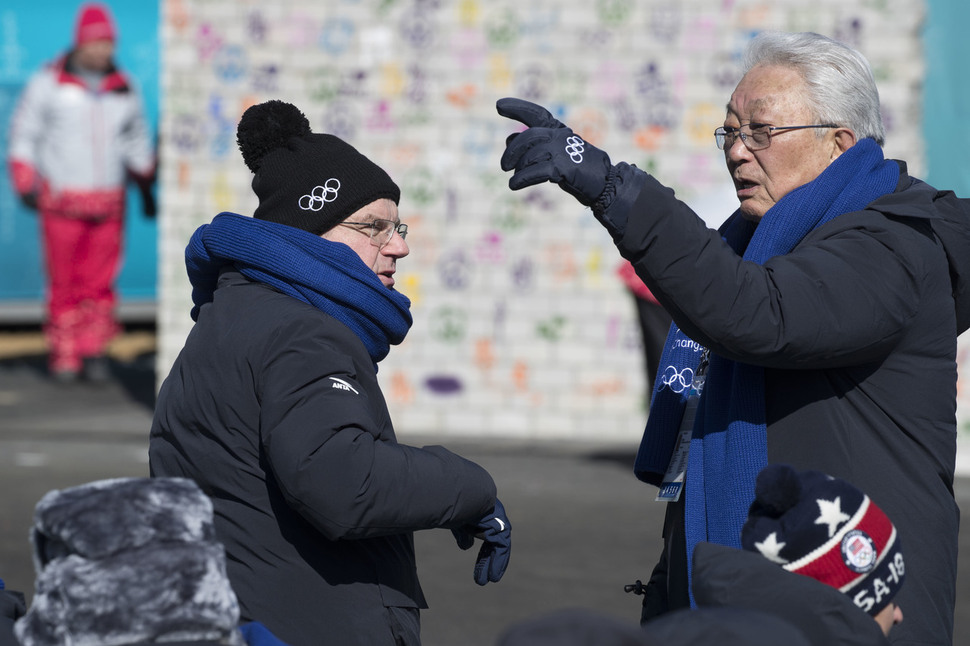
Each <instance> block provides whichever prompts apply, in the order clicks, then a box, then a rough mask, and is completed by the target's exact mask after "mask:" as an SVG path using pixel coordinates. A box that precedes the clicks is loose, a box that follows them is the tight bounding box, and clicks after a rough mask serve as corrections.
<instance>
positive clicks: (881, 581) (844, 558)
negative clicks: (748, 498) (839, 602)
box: [741, 464, 906, 616]
mask: <svg viewBox="0 0 970 646" xmlns="http://www.w3.org/2000/svg"><path fill="white" fill-rule="evenodd" d="M741 546H742V547H743V548H744V549H746V550H750V551H752V552H760V553H761V554H762V555H763V556H764V557H765V558H767V559H769V560H770V561H773V562H775V563H778V564H779V565H781V566H782V567H783V568H785V569H786V570H788V571H789V572H795V573H797V574H803V575H805V576H808V577H811V578H813V579H816V580H818V581H821V582H822V583H825V584H828V585H830V586H832V587H833V588H837V589H839V590H840V591H841V592H843V593H844V594H846V595H848V596H849V597H850V598H851V599H852V601H853V602H854V603H855V605H857V606H858V607H859V608H861V609H862V610H864V611H865V612H868V613H869V614H870V615H873V616H875V615H877V614H878V613H879V611H881V610H882V609H883V608H885V607H886V606H887V605H888V604H889V602H890V601H891V600H892V599H893V597H894V596H895V595H896V593H897V592H898V591H899V588H900V586H902V584H903V577H904V575H905V572H906V567H905V564H904V563H903V554H902V552H901V551H900V544H899V537H898V536H897V535H896V528H895V527H894V526H893V524H892V521H890V520H889V518H888V517H887V516H886V514H884V513H883V512H882V510H881V509H879V507H877V506H876V504H875V503H874V502H872V500H871V499H870V498H869V496H867V495H866V494H864V493H863V492H861V491H859V489H857V488H856V487H854V486H853V485H851V484H849V483H848V482H846V481H845V480H840V479H838V478H833V477H831V476H828V475H826V474H824V473H821V472H819V471H804V472H796V471H795V470H794V469H792V468H791V467H790V466H788V465H785V464H770V465H768V466H767V467H765V468H764V469H763V470H762V471H761V473H759V474H758V480H757V483H756V485H755V500H754V502H753V503H751V507H750V509H749V510H748V519H747V521H746V522H745V523H744V527H743V528H742V530H741Z"/></svg>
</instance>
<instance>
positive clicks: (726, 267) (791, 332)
mask: <svg viewBox="0 0 970 646" xmlns="http://www.w3.org/2000/svg"><path fill="white" fill-rule="evenodd" d="M732 206H733V205H726V210H727V209H730V208H732ZM850 222H852V223H853V224H851V225H850V224H849V223H850ZM907 235H908V236H911V237H912V240H909V241H905V242H901V240H903V238H901V236H904V237H905V236H907ZM919 237H920V236H919V234H918V233H916V232H915V231H912V230H910V229H909V228H907V227H905V226H903V225H896V226H892V225H891V224H890V223H888V222H886V221H885V218H884V217H883V216H881V215H879V214H871V216H866V215H865V214H860V217H859V218H852V219H851V220H849V219H846V220H842V219H838V220H836V221H834V222H832V223H829V224H828V225H826V226H825V227H822V228H820V229H819V230H817V231H816V232H813V233H812V234H810V236H809V237H808V238H806V240H804V241H803V242H802V243H801V244H800V245H799V246H797V247H796V248H795V249H794V250H793V251H791V252H790V253H788V254H785V255H782V256H776V257H774V258H772V259H770V260H768V261H767V262H766V263H764V264H763V265H760V264H757V263H754V262H750V261H745V260H743V259H742V258H741V257H740V256H738V255H737V254H736V253H735V252H734V251H733V250H732V249H731V248H730V247H729V246H728V245H727V244H726V243H725V242H724V241H723V240H722V239H721V236H720V234H718V232H717V231H714V230H712V229H708V228H707V226H706V225H705V224H704V222H703V220H701V219H700V218H699V217H697V216H696V215H695V214H694V213H693V211H691V209H690V208H689V207H688V206H687V205H686V204H684V203H682V202H680V201H679V200H677V199H676V198H675V197H674V193H673V191H672V190H671V189H669V188H667V187H665V186H663V185H661V184H659V183H658V182H657V181H656V180H654V179H653V178H652V177H648V181H647V182H646V184H645V188H644V189H643V191H642V192H641V194H640V196H639V197H638V199H637V201H636V203H635V204H634V207H633V211H632V212H631V214H630V217H629V220H628V222H627V227H626V230H625V233H624V236H623V237H622V239H620V240H619V241H618V242H617V245H618V248H619V250H620V252H621V254H622V255H623V256H624V257H626V258H627V259H629V260H630V261H631V262H632V263H633V266H634V268H635V269H636V271H637V274H638V275H639V276H640V277H641V278H642V279H643V280H644V282H645V283H646V284H647V286H648V287H650V289H651V291H652V292H653V293H654V295H655V296H656V297H657V299H658V300H659V301H660V302H661V304H662V305H664V307H666V308H667V310H668V311H669V312H670V313H671V315H672V316H673V319H674V321H675V322H676V323H677V325H678V326H679V327H680V328H681V329H682V330H683V331H684V332H685V333H686V334H687V335H688V336H690V337H691V338H692V339H694V340H695V341H697V342H698V343H701V344H703V345H706V346H707V347H709V348H710V349H711V350H712V351H714V352H716V353H717V354H719V355H722V356H724V357H727V358H729V359H734V360H737V361H744V362H746V363H751V364H755V365H762V366H765V367H783V368H801V369H817V368H833V367H840V366H845V365H854V364H858V363H860V362H865V361H875V360H878V359H879V358H881V357H884V356H885V355H887V354H888V353H889V352H890V351H891V350H892V349H893V347H894V346H895V345H896V343H897V342H898V341H899V339H900V338H901V336H902V334H903V332H904V330H905V328H906V326H907V324H908V323H909V322H910V320H911V319H912V318H913V317H914V316H915V314H916V310H917V307H918V304H919V299H920V291H921V290H920V286H921V284H922V280H923V279H924V278H925V272H926V268H925V263H926V254H925V252H926V247H925V246H923V245H925V243H923V242H919V241H918V240H917V239H918V238H919ZM809 238H810V239H809ZM917 252H918V253H917Z"/></svg>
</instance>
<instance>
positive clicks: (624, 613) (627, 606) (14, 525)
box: [0, 329, 970, 646]
mask: <svg viewBox="0 0 970 646" xmlns="http://www.w3.org/2000/svg"><path fill="white" fill-rule="evenodd" d="M112 357H113V359H112V372H113V377H114V379H113V380H112V382H111V383H109V384H107V385H105V386H102V387H95V386H92V385H90V384H84V383H81V384H77V385H74V386H70V387H64V386H57V385H55V384H53V383H51V382H50V381H49V380H48V379H47V378H46V375H45V370H44V356H43V343H42V341H41V340H40V337H39V335H38V334H37V333H36V331H35V330H19V331H4V330H2V329H0V578H3V579H4V580H5V581H6V583H7V587H8V588H10V589H17V590H22V591H25V592H26V593H27V594H28V596H30V595H31V594H32V589H33V578H34V572H33V566H32V563H31V559H30V546H29V543H28V540H27V536H28V529H29V527H30V524H31V517H32V512H33V507H34V505H35V503H36V502H37V500H38V499H39V498H40V497H41V496H42V495H43V494H44V493H46V492H47V491H49V490H51V489H58V488H64V487H68V486H72V485H76V484H81V483H84V482H90V481H92V480H97V479H101V478H108V477H120V476H145V475H147V473H148V465H147V435H148V429H149V426H150V424H151V415H152V406H153V403H154V336H153V334H152V333H151V331H150V330H142V331H138V330H135V331H133V332H131V333H129V334H126V335H125V336H124V337H122V338H121V339H119V341H118V342H117V343H116V344H115V345H114V346H113V348H112ZM401 440H402V441H404V442H407V443H409V444H415V445H421V444H425V443H435V444H439V443H440V444H444V445H446V446H448V447H449V448H451V449H452V450H455V451H456V452H458V453H460V454H462V455H464V456H466V457H468V458H469V459H472V460H475V461H477V462H479V463H480V464H482V465H483V466H484V467H485V468H487V469H488V470H489V471H490V472H491V473H492V475H493V476H494V478H495V480H496V482H497V483H498V485H499V495H500V497H501V498H502V501H503V503H504V504H505V506H506V509H507V511H508V513H509V517H510V519H511V520H512V522H513V527H514V532H513V536H514V543H513V545H514V547H513V553H512V554H513V555H512V562H511V565H510V568H509V570H508V573H507V574H506V576H505V578H504V579H503V580H502V581H501V582H499V583H498V584H489V585H487V586H485V587H479V586H478V585H476V584H475V583H474V582H473V580H472V569H473V565H474V556H475V551H474V550H472V551H469V552H462V551H459V550H458V549H457V547H456V546H455V544H454V540H453V538H452V536H451V533H450V532H447V531H444V530H437V531H429V532H420V533H419V534H418V536H417V538H416V543H417V550H418V569H419V572H420V574H421V579H422V583H423V585H424V588H425V593H426V596H427V598H428V602H429V604H430V609H429V610H427V611H425V612H424V613H423V614H422V633H423V636H424V643H425V646H454V645H456V644H461V645H462V646H493V645H494V644H495V642H496V640H497V638H498V636H499V635H500V634H501V632H502V631H503V630H504V629H505V628H506V627H507V626H508V625H510V624H512V623H514V622H516V621H519V620H522V619H525V618H528V617H533V616H535V615H538V614H541V613H545V612H548V611H552V610H556V609H561V608H568V607H582V608H588V609H591V610H594V611H598V612H601V613H605V614H609V615H613V616H615V617H617V618H620V619H624V620H627V621H629V622H631V623H634V622H635V621H636V619H637V618H638V617H639V600H640V598H639V597H636V596H634V595H631V594H626V593H624V591H623V586H624V584H627V583H632V582H634V581H635V580H636V579H644V580H645V579H646V578H647V577H648V576H649V573H650V569H651V568H652V566H653V563H654V561H655V558H656V555H657V554H658V552H659V549H660V530H661V524H662V513H663V509H662V507H661V505H660V504H659V503H654V502H652V498H653V494H654V491H653V489H652V488H649V487H647V486H645V485H642V484H640V483H638V482H637V481H636V480H635V478H634V477H633V475H632V471H631V469H632V463H633V456H634V450H635V447H633V446H616V445H599V444H582V443H566V444H561V443H557V444H556V445H552V444H550V443H538V444H536V443H524V442H522V443H520V442H510V441H495V440H491V439H488V438H479V439H475V440H470V439H462V440H460V441H459V440H450V439H447V438H440V437H416V436H404V437H402V438H401ZM957 499H958V502H959V503H960V505H961V507H962V508H963V509H970V480H967V479H960V481H959V482H958V487H957ZM960 546H961V552H964V551H965V550H966V549H968V548H970V532H967V531H964V532H961V536H960ZM964 553H965V552H964ZM964 560H965V559H964ZM957 601H958V607H957V612H956V633H957V634H956V639H955V642H954V643H957V644H965V643H970V571H967V569H966V566H965V565H963V564H962V563H961V567H960V569H959V572H958V590H957Z"/></svg>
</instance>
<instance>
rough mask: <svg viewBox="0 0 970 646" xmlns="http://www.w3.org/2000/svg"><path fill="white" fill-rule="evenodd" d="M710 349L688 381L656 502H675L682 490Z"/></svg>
mask: <svg viewBox="0 0 970 646" xmlns="http://www.w3.org/2000/svg"><path fill="white" fill-rule="evenodd" d="M709 355H710V350H708V349H707V348H705V349H704V353H703V354H702V355H701V361H700V363H699V364H698V366H697V370H695V371H694V375H693V377H691V382H690V392H689V393H688V395H687V403H686V405H685V406H684V416H683V417H682V418H681V419H680V431H679V432H678V433H677V443H676V444H675V445H674V452H673V454H672V455H671V456H670V464H668V465H667V472H666V473H665V474H664V479H663V482H662V483H661V484H660V491H658V492H657V497H656V499H655V500H656V502H676V501H678V500H680V494H681V493H683V491H684V476H685V475H686V474H687V457H688V453H689V451H690V438H691V436H692V435H693V432H694V419H695V418H696V416H697V404H698V402H699V401H700V398H701V393H703V392H704V382H705V381H706V380H707V366H708V364H709V363H710V361H709V359H708V357H709Z"/></svg>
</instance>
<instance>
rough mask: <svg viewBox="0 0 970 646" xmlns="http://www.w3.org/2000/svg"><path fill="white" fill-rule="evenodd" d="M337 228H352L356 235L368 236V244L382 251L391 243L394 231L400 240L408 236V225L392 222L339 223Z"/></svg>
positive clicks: (378, 220) (377, 220)
mask: <svg viewBox="0 0 970 646" xmlns="http://www.w3.org/2000/svg"><path fill="white" fill-rule="evenodd" d="M337 226H345V227H353V228H354V229H356V231H357V232H358V233H363V234H364V235H367V236H369V237H370V243H371V244H372V245H374V246H375V247H377V248H378V249H383V248H384V246H385V245H386V244H387V243H388V242H390V241H391V238H392V237H394V232H395V231H397V234H398V235H399V236H401V239H404V238H407V236H408V225H406V224H404V223H403V222H395V221H394V220H380V219H376V220H371V221H370V222H340V223H339V224H338V225H337ZM358 227H359V228H358Z"/></svg>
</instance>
